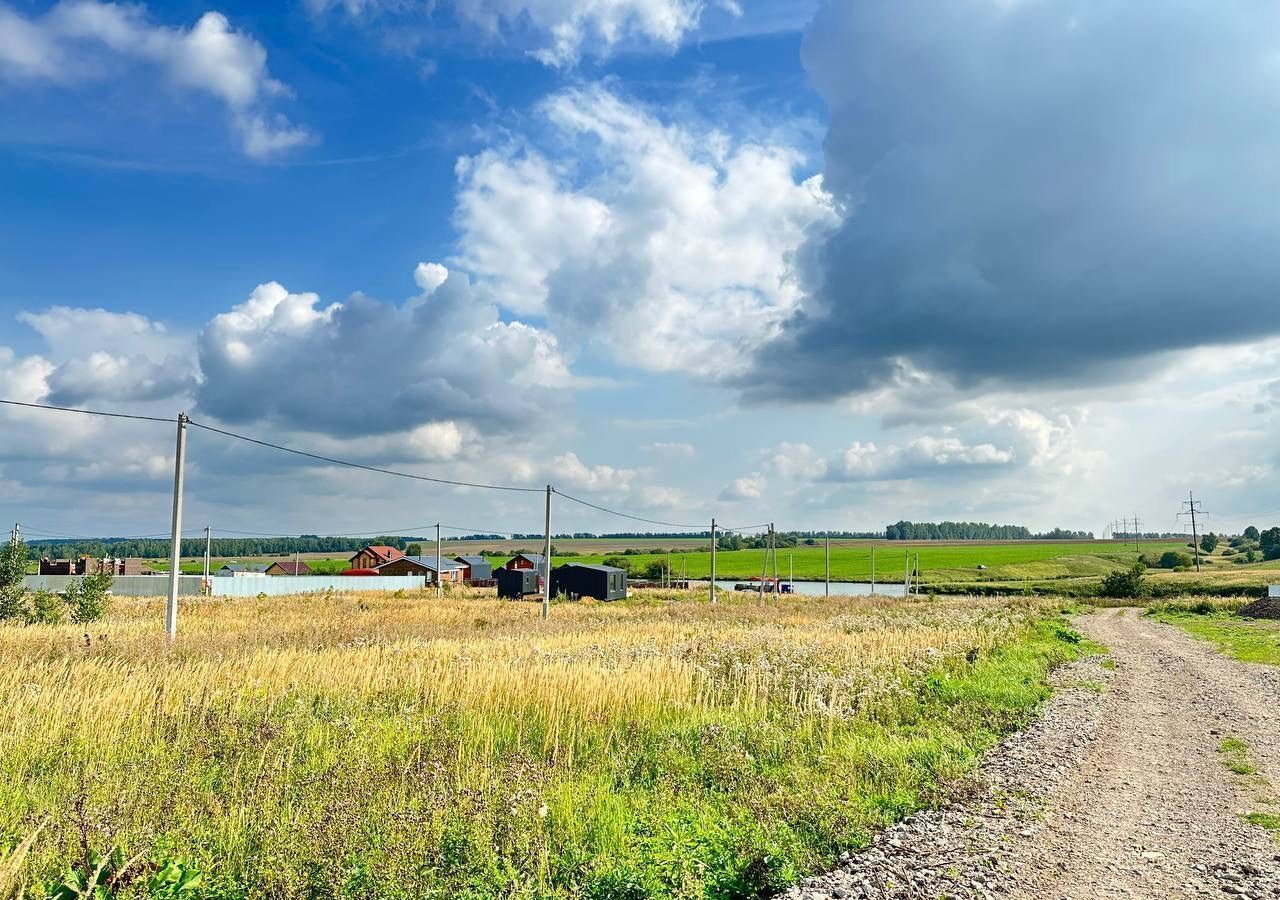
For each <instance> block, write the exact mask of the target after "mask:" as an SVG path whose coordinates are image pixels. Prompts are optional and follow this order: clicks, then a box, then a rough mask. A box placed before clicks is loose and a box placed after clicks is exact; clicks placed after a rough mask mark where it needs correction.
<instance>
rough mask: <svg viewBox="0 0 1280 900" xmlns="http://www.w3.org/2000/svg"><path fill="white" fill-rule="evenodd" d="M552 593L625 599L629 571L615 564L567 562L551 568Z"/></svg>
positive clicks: (573, 596)
mask: <svg viewBox="0 0 1280 900" xmlns="http://www.w3.org/2000/svg"><path fill="white" fill-rule="evenodd" d="M551 593H552V594H564V595H565V596H567V597H570V598H572V599H575V600H576V599H577V598H579V597H595V598H596V599H597V600H623V599H625V598H626V596H627V572H626V570H625V569H618V568H615V567H614V566H593V565H588V564H586V563H565V564H564V565H563V566H557V567H556V568H554V569H552V570H551Z"/></svg>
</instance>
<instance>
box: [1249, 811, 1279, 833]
mask: <svg viewBox="0 0 1280 900" xmlns="http://www.w3.org/2000/svg"><path fill="white" fill-rule="evenodd" d="M1244 820H1245V821H1246V822H1248V823H1249V824H1250V825H1257V826H1258V827H1259V828H1265V829H1267V831H1280V816H1277V815H1276V814H1275V813H1264V812H1251V813H1245V815H1244Z"/></svg>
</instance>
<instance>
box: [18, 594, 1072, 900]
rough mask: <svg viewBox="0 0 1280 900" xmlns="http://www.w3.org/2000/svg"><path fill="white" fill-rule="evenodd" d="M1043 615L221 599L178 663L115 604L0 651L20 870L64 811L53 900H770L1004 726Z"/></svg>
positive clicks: (153, 616) (858, 606)
mask: <svg viewBox="0 0 1280 900" xmlns="http://www.w3.org/2000/svg"><path fill="white" fill-rule="evenodd" d="M1052 612H1053V608H1052V607H1051V606H1049V605H1046V604H1044V603H1042V602H1036V603H1033V602H1017V603H1013V604H1010V603H1009V602H1007V601H1005V602H1002V601H994V600H980V601H964V602H961V601H949V602H940V603H925V602H922V601H914V602H907V601H902V600H891V599H887V598H880V599H876V600H868V599H866V598H861V599H849V598H831V599H830V600H817V599H812V598H811V599H800V598H785V599H782V600H781V601H780V602H779V601H777V600H773V599H770V600H766V601H765V602H763V603H758V602H756V601H755V600H754V599H751V600H748V599H745V598H740V597H729V598H726V601H725V602H723V603H721V604H719V605H717V606H715V607H712V606H709V605H708V604H706V603H705V602H701V598H700V597H698V596H697V595H680V594H678V593H671V592H668V593H667V594H665V595H653V596H650V597H649V598H647V599H646V598H643V597H641V598H636V599H633V600H631V601H628V602H625V603H614V604H598V603H590V602H587V603H579V604H566V605H560V606H557V607H556V608H555V609H554V611H553V616H552V618H551V619H550V620H549V621H542V620H541V619H540V618H539V616H538V610H537V607H536V605H533V604H521V603H506V602H499V601H495V600H492V599H479V598H478V597H476V596H473V595H469V594H467V593H466V592H455V593H453V594H452V595H451V596H450V597H448V598H446V599H445V600H444V601H443V602H441V603H436V602H435V601H434V599H423V598H419V597H403V598H396V597H389V596H387V595H385V594H380V595H372V594H371V595H361V596H356V595H349V596H329V597H314V596H313V597H305V598H271V599H269V600H238V601H216V600H211V601H198V602H191V603H187V604H184V607H183V610H182V617H181V634H180V636H179V639H178V640H177V642H176V643H175V644H174V645H173V646H172V647H170V646H168V645H167V643H166V642H165V641H164V639H163V637H162V635H161V634H160V631H161V622H162V608H161V605H160V603H158V602H155V601H132V602H130V601H123V600H122V601H119V602H118V605H117V607H116V609H115V610H114V611H113V613H112V615H111V616H110V617H109V619H108V620H106V621H105V622H102V623H99V624H96V625H94V626H93V627H92V630H91V631H89V632H88V633H86V632H85V631H84V630H83V629H82V628H77V627H75V626H63V627H53V628H47V627H46V628H41V627H29V628H19V627H9V628H0V780H2V781H3V786H0V850H3V849H4V848H5V847H6V846H11V847H12V846H14V845H16V844H18V842H19V841H21V840H22V839H23V838H24V837H25V836H27V835H30V834H31V833H32V830H33V828H34V825H35V824H36V823H37V822H39V821H41V820H43V819H45V818H48V820H49V824H48V826H47V827H46V829H45V831H44V833H43V834H42V836H41V838H40V839H39V840H38V841H36V842H35V844H34V846H33V847H31V849H30V852H29V853H27V854H26V856H27V859H26V862H25V863H24V864H23V871H25V872H27V873H28V874H29V875H30V876H31V878H32V879H33V880H34V881H35V882H40V881H41V880H44V881H45V882H48V880H49V879H50V878H54V877H55V876H56V875H57V873H58V872H59V871H60V870H62V869H64V868H65V867H66V866H67V865H68V864H72V865H74V864H75V861H76V860H77V859H78V858H82V857H83V856H84V855H85V854H86V853H87V851H88V850H89V849H90V848H92V849H93V850H95V851H97V852H107V851H109V850H110V849H113V848H115V847H120V848H122V849H123V850H124V851H126V852H127V853H129V854H133V853H136V852H139V851H142V852H146V853H149V854H150V856H151V857H152V858H153V859H154V860H155V861H161V862H162V861H171V860H174V859H179V860H182V861H183V862H185V863H188V864H190V865H192V866H195V867H197V868H199V869H200V870H202V871H204V872H205V873H206V876H207V877H206V878H205V879H204V882H203V884H204V887H203V888H202V890H203V891H204V895H205V896H210V897H214V896H216V897H220V898H221V897H241V896H290V897H292V896H297V897H301V896H307V897H313V896H335V897H336V896H352V897H355V896H361V897H365V896H377V897H399V896H404V897H409V896H421V895H429V894H431V892H432V891H435V892H438V894H439V895H440V896H474V897H490V896H492V897H497V896H512V895H520V896H530V897H533V896H536V897H560V896H600V897H604V896H623V897H626V896H634V897H648V896H724V897H729V896H755V895H756V893H758V892H761V891H766V890H770V889H773V888H775V887H778V886H780V885H781V884H784V883H786V882H787V881H789V880H791V879H793V878H794V877H796V876H797V875H798V874H799V873H801V872H803V871H805V870H807V869H811V868H813V867H814V866H815V865H817V864H820V863H821V862H823V861H825V860H826V859H828V858H829V857H830V855H831V854H832V853H834V852H836V850H837V849H838V848H839V847H842V846H845V845H848V844H849V843H852V842H855V841H857V840H858V839H859V838H860V836H863V835H865V833H866V829H867V828H868V827H872V826H874V825H875V824H876V823H878V822H882V821H885V820H887V819H891V818H893V817H894V816H896V815H899V814H901V813H902V812H903V811H905V810H906V809H909V808H911V807H912V806H914V805H915V804H917V803H919V802H923V801H924V800H925V799H927V798H928V797H929V796H931V795H932V792H934V791H936V790H937V788H938V786H939V784H940V783H941V782H942V781H944V780H945V779H946V778H947V777H950V776H952V775H954V774H955V773H956V772H958V771H959V769H960V768H962V767H963V766H964V765H966V764H967V762H968V761H969V760H970V759H971V758H972V755H973V753H974V752H975V751H976V750H977V749H979V748H980V747H981V746H984V745H985V744H986V743H988V742H989V741H990V740H992V739H994V736H995V735H997V734H998V733H1000V732H1001V731H1002V730H1004V729H1006V728H1008V727H1011V726H1012V725H1014V724H1016V722H1017V720H1018V719H1019V717H1020V716H1021V715H1024V714H1025V712H1026V710H1027V709H1028V708H1029V707H1030V706H1031V705H1033V704H1034V702H1036V700H1038V699H1039V697H1041V696H1042V695H1043V688H1042V682H1041V680H1040V679H1041V678H1042V676H1043V672H1044V669H1045V667H1046V666H1047V665H1048V664H1049V662H1051V661H1052V658H1053V656H1054V654H1055V653H1058V652H1065V651H1064V650H1062V648H1061V647H1059V648H1058V649H1056V650H1055V649H1053V648H1049V649H1047V650H1046V649H1045V648H1044V647H1040V648H1039V649H1036V650H1035V651H1034V652H1032V650H1031V649H1028V648H1031V647H1032V643H1033V642H1034V641H1036V640H1039V641H1041V643H1043V639H1044V633H1045V632H1044V629H1043V627H1041V626H1040V625H1039V624H1038V623H1041V622H1043V621H1045V619H1046V616H1050V615H1051V614H1052ZM1046 646H1047V645H1046ZM1065 646H1066V645H1063V647H1065ZM926 725H928V726H929V728H925V726H926ZM930 728H931V729H934V730H932V731H930V730H929V729H930ZM922 729H923V730H922ZM13 858H18V857H13ZM3 859H5V857H3V856H0V872H3V869H4V864H3V862H2V861H3ZM2 891H3V884H0V892H2ZM0 896H3V894H2V893H0ZM184 896H186V895H184Z"/></svg>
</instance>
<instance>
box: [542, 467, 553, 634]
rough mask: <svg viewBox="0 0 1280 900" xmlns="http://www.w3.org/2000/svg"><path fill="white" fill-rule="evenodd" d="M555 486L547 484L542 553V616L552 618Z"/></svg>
mask: <svg viewBox="0 0 1280 900" xmlns="http://www.w3.org/2000/svg"><path fill="white" fill-rule="evenodd" d="M552 490H553V488H552V487H551V485H547V527H546V543H545V546H544V547H543V554H542V571H543V573H544V575H545V576H546V577H545V578H544V579H543V582H542V618H544V619H549V618H551V492H552Z"/></svg>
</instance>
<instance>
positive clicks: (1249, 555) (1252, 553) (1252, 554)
mask: <svg viewBox="0 0 1280 900" xmlns="http://www.w3.org/2000/svg"><path fill="white" fill-rule="evenodd" d="M1244 561H1245V562H1257V561H1258V551H1257V550H1254V549H1253V548H1252V547H1250V548H1249V549H1248V550H1246V551H1244Z"/></svg>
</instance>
